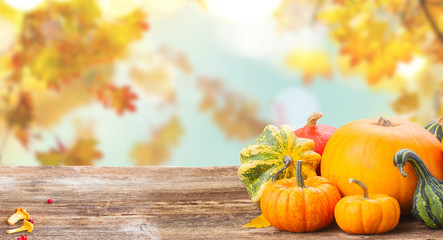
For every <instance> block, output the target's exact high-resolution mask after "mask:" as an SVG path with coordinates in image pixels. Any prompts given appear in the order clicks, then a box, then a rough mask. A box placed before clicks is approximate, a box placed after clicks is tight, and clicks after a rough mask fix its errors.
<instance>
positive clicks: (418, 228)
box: [0, 166, 443, 240]
mask: <svg viewBox="0 0 443 240" xmlns="http://www.w3.org/2000/svg"><path fill="white" fill-rule="evenodd" d="M48 198H52V199H53V200H54V203H53V204H48V203H47V199H48ZM0 206H1V208H0V218H3V220H0V239H16V238H17V236H21V235H22V234H13V235H7V234H6V233H5V231H6V230H7V229H11V226H9V225H8V224H7V223H6V220H7V218H8V217H9V216H10V215H11V214H12V213H13V212H14V209H15V208H17V207H23V208H26V209H27V210H28V212H29V213H30V214H31V217H32V218H33V219H34V220H35V230H34V232H33V233H32V234H25V235H28V236H29V239H35V240H37V239H55V238H58V239H73V240H77V239H98V238H100V239H287V238H294V239H295V238H302V239H334V238H335V239H355V238H359V239H361V238H370V237H371V236H356V235H349V234H346V233H344V232H342V231H341V230H340V229H339V228H338V227H337V225H336V224H333V225H331V226H330V227H328V228H327V229H325V230H322V231H319V232H316V233H304V234H294V233H288V232H284V231H279V230H276V229H275V228H273V227H269V228H262V229H241V226H242V225H244V224H246V223H248V222H249V221H250V220H251V219H253V218H254V217H255V216H258V215H259V214H260V209H259V206H258V204H256V203H252V202H251V201H249V197H248V195H247V192H246V190H245V189H244V187H243V186H242V185H241V183H240V181H239V180H238V178H237V167H207V168H182V167H129V168H128V167H8V166H2V167H1V168H0ZM20 224H21V223H18V224H16V225H15V226H14V227H16V226H17V227H18V226H20ZM442 233H443V232H442V231H441V230H440V231H439V230H430V229H428V228H426V227H425V226H424V225H422V224H420V223H419V222H417V221H415V220H414V219H412V218H410V217H409V218H403V219H402V220H401V223H400V224H399V226H398V227H397V228H396V229H395V230H394V231H392V232H390V233H387V234H383V235H378V236H377V239H393V238H397V239H417V238H426V239H438V238H440V239H443V234H442Z"/></svg>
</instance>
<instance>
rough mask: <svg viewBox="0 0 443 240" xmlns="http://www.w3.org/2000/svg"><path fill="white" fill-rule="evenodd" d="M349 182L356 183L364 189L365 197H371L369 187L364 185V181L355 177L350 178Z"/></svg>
mask: <svg viewBox="0 0 443 240" xmlns="http://www.w3.org/2000/svg"><path fill="white" fill-rule="evenodd" d="M349 183H355V184H357V185H358V186H360V187H361V188H362V189H363V199H368V198H369V194H368V188H367V187H366V185H364V184H363V183H362V182H360V181H359V180H357V179H354V178H350V179H349Z"/></svg>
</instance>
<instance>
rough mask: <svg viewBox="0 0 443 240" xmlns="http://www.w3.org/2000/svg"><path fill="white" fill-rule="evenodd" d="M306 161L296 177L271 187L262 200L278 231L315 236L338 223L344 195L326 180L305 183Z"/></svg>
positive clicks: (311, 179) (270, 220) (265, 211)
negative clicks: (336, 217)
mask: <svg viewBox="0 0 443 240" xmlns="http://www.w3.org/2000/svg"><path fill="white" fill-rule="evenodd" d="M301 164H302V161H301V160H298V161H297V163H296V177H295V178H289V179H281V180H278V181H276V182H275V183H273V184H272V185H270V186H269V187H268V188H267V189H266V190H265V191H264V192H263V195H262V197H261V198H260V208H261V211H262V213H263V216H264V217H265V218H266V219H267V220H268V221H269V223H271V225H272V226H274V227H275V228H277V229H280V230H286V231H290V232H313V231H316V230H319V229H322V228H325V227H327V226H328V225H329V224H331V222H332V220H333V219H334V207H335V205H336V204H337V202H338V200H340V198H341V196H340V192H339V191H338V189H337V188H336V187H335V186H334V185H332V184H330V183H329V182H328V180H327V179H325V178H322V177H318V176H316V177H311V178H307V179H306V180H303V175H302V173H301Z"/></svg>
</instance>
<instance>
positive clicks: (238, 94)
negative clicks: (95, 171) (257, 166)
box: [0, 0, 443, 166]
mask: <svg viewBox="0 0 443 240" xmlns="http://www.w3.org/2000/svg"><path fill="white" fill-rule="evenodd" d="M442 30H443V2H441V1H439V0H432V1H430V0H417V1H411V0H401V1H400V0H389V1H387V0H379V1H346V0H335V1H323V0H260V1H254V0H236V1H234V0H162V1H158V0H146V1H145V0H109V1H107V0H95V1H94V0H92V1H85V0H63V1H61V0H58V1H56V0H0V114H1V115H0V154H1V164H4V165H101V166H103V165H105V166H132V165H173V166H213V165H238V164H239V160H238V154H239V152H240V150H241V148H242V147H244V146H245V145H246V144H248V143H250V142H251V141H252V140H253V139H254V138H255V137H257V136H258V135H259V134H260V133H261V131H262V130H263V128H264V127H265V125H267V124H275V125H281V124H289V125H290V126H291V127H292V128H294V129H295V128H299V127H302V126H303V125H304V124H305V122H306V119H307V117H308V116H309V115H310V114H311V113H312V112H314V111H317V110H319V111H322V112H323V113H324V114H325V117H324V118H322V119H321V120H320V123H324V124H330V125H333V126H335V127H340V126H342V125H344V124H345V123H347V122H349V121H352V120H355V119H359V118H378V117H379V116H381V115H383V116H386V117H394V116H396V117H402V118H407V119H410V120H412V121H415V122H417V123H419V124H423V123H425V122H427V121H428V120H431V119H434V118H437V117H438V116H441V115H443V107H442V101H443V94H442V86H443V65H442V63H443V33H442Z"/></svg>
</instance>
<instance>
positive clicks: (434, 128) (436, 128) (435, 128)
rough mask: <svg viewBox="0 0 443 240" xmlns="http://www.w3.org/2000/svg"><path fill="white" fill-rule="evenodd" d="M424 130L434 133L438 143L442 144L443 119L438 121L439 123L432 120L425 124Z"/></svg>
mask: <svg viewBox="0 0 443 240" xmlns="http://www.w3.org/2000/svg"><path fill="white" fill-rule="evenodd" d="M424 128H425V129H426V130H428V131H429V132H430V133H432V134H433V135H434V136H435V137H436V138H437V139H438V141H440V142H441V140H442V138H443V117H441V118H440V119H438V121H435V120H432V121H429V122H427V123H426V124H425V126H424Z"/></svg>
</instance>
